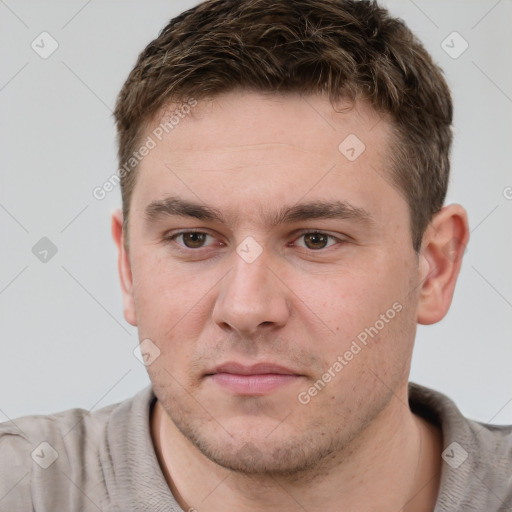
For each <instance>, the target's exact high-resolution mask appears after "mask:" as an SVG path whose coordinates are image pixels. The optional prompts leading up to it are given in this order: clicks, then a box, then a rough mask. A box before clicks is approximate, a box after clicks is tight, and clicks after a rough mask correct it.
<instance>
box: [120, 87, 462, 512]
mask: <svg viewBox="0 0 512 512" xmlns="http://www.w3.org/2000/svg"><path fill="white" fill-rule="evenodd" d="M347 106H348V107H352V108H345V109H344V110H342V111H341V112H340V111H339V110H340V109H337V110H338V112H336V111H335V110H334V109H333V107H332V105H331V104H330V103H329V101H328V100H327V99H326V98H325V97H322V96H319V95H311V96H307V97H306V98H304V97H300V96H298V95H285V96H282V95H260V94H256V93H249V92H245V93H242V92H230V93H228V94H224V95H221V96H218V97H216V98H215V99H214V100H212V101H208V102H206V101H205V102H200V103H199V105H198V106H197V107H196V108H195V109H194V111H193V113H192V115H189V116H187V117H186V118H185V119H183V120H181V122H180V124H179V125H178V126H177V127H176V128H175V129H174V130H173V131H172V132H170V133H169V134H168V135H167V136H166V137H164V139H163V140H162V141H161V142H159V143H158V144H157V146H156V147H155V148H154V149H152V151H151V152H150V153H149V154H148V155H147V156H146V157H145V158H144V159H143V160H142V161H141V163H140V168H139V175H138V178H137V183H136V186H135V189H134V193H133V196H132V202H131V206H130V218H129V223H130V226H129V229H130V237H129V240H130V242H129V243H130V245H129V251H128V252H127V251H125V249H124V247H123V245H124V235H125V234H123V231H122V214H121V212H120V211H119V210H117V211H116V212H115V213H114V214H113V216H112V233H113V238H114V241H115V242H116V244H117V247H118V251H119V261H118V263H119V272H120V278H121V285H122V290H123V303H124V315H125V318H126V320H127V321H128V322H129V323H130V324H132V325H134V326H137V327H138V331H139V337H140V339H141V340H144V339H147V338H149V339H150V340H151V341H152V343H154V344H155V345H156V346H157V347H158V349H159V351H160V354H159V356H158V357H157V358H156V359H155V360H154V361H153V362H151V364H149V365H148V367H147V369H148V373H149V376H150V379H151V382H152V384H153V387H154V391H155V394H156V396H157V399H158V400H157V402H156V405H155V407H154V409H153V411H152V416H151V431H152V437H153V441H154V445H155V452H156V454H157V457H158V459H159V462H160V465H161V467H162V470H163V472H164V475H165V477H166V480H167V482H168V484H169V487H170V488H171V490H172V492H173V494H174V496H175V497H176V499H177V500H178V502H179V504H180V506H181V507H182V508H183V509H184V510H189V508H191V507H193V508H194V509H195V510H198V511H205V510H208V511H210V512H216V511H220V510H222V511H225V510H239V511H262V510H281V511H296V510H322V511H324V512H330V511H336V512H339V511H340V510H343V511H356V510H357V511H361V510H365V511H377V510H378V511H380V512H382V511H384V512H385V511H392V512H397V511H413V510H414V511H415V512H418V511H427V510H433V508H434V505H435V501H436V498H437V495H438V491H439V482H440V472H441V466H442V465H441V457H440V455H441V451H442V449H443V443H442V434H441V432H440V430H439V429H438V427H436V426H435V425H433V424H430V423H428V422H427V421H426V420H424V419H422V418H420V417H419V416H417V415H415V414H413V413H412V412H411V410H410V408H409V406H408V401H407V396H408V395H407V383H408V376H409V370H410V362H411V355H412V349H413V345H414V339H415V333H416V326H417V324H418V323H421V324H431V323H435V322H438V321H439V320H441V319H442V318H443V317H444V315H445V314H446V312H447V311H448V308H449V306H450V303H451V299H452V295H453V290H454V287H455V282H456V279H457V276H458V273H459V269H460V266H461V259H462V253H463V250H464V247H465V245H466V244H467V241H468V236H469V235H468V233H469V230H468V224H467V218H466V212H465V211H464V209H463V208H462V207H461V206H459V205H450V206H445V207H444V208H443V209H442V210H441V211H440V212H439V213H438V214H436V215H435V216H434V218H433V220H432V223H431V225H430V226H429V228H428V229H427V231H426V233H425V235H424V238H423V244H422V247H421V251H420V253H419V254H417V253H415V251H414V250H413V247H412V239H411V232H410V226H409V210H408V206H407V203H406V201H405V199H404V197H403V195H402V193H401V192H400V191H399V190H398V189H397V188H396V187H395V186H394V185H393V184H392V183H391V181H390V180H389V172H390V170H389V169H387V168H386V162H387V161H389V152H390V151H392V145H391V140H390V125H389V123H388V121H387V120H386V119H385V118H381V117H379V116H378V115H377V114H376V112H374V111H373V110H372V108H371V107H370V106H368V105H366V104H364V103H357V104H355V105H345V107H347ZM174 107H175V106H173V108H174ZM161 115H163V112H160V115H159V116H156V117H155V119H154V120H152V122H151V123H149V124H148V126H147V133H146V135H149V134H151V131H152V130H153V129H154V128H155V127H156V126H158V123H159V122H160V117H161ZM349 134H356V135H357V137H358V138H359V139H360V140H362V141H363V142H364V144H365V146H366V149H365V150H364V152H363V153H361V155H360V156H359V157H358V158H357V159H356V160H354V161H349V160H348V159H347V158H346V157H345V156H344V155H343V154H342V153H341V152H340V151H339V150H338V146H339V144H340V142H341V141H343V140H344V139H345V138H346V137H347V136H348V135H349ZM168 195H173V196H175V197H179V198H182V199H187V200H190V201H194V202H198V203H200V204H202V205H205V204H206V205H208V206H211V207H213V208H215V209H217V210H218V211H219V212H221V213H222V215H223V217H225V218H224V219H223V222H220V221H204V220H198V219H194V218H188V217H182V216H167V217H161V218H158V220H156V221H154V222H153V223H150V222H148V221H147V220H146V218H145V216H144V210H145V208H146V207H147V205H148V204H150V203H151V202H152V201H154V200H159V199H162V198H164V197H166V196H168ZM317 200H331V201H332V200H340V201H344V202H348V203H350V204H351V205H353V206H355V207H357V208H360V209H364V210H365V211H366V212H367V213H369V215H370V216H371V218H372V221H370V222H364V221H360V220H355V219H324V218H321V219H305V220H300V221H297V222H287V223H285V224H279V225H275V226H270V225H269V224H268V223H267V222H266V219H267V218H268V215H269V214H271V213H274V212H276V211H278V210H279V209H281V208H282V207H284V206H293V205H295V204H297V203H303V202H308V201H317ZM182 229H193V230H196V231H200V232H206V233H208V234H209V235H211V236H210V237H206V238H205V239H204V244H205V245H204V246H203V247H201V246H200V247H199V248H195V247H196V246H194V245H193V244H192V246H193V247H194V248H188V249H187V247H186V244H187V242H188V243H189V245H190V239H189V238H187V239H185V238H184V237H177V238H175V239H174V241H172V240H167V241H165V237H166V236H170V235H173V234H175V233H176V231H179V230H182ZM299 230H305V232H306V233H307V232H311V231H315V230H316V231H320V232H322V233H326V234H328V235H332V236H334V237H336V238H334V239H330V238H321V239H320V241H321V242H322V243H325V247H323V245H322V243H321V244H320V246H322V247H320V248H319V245H315V243H314V242H313V243H312V242H311V238H308V237H307V236H304V234H305V233H304V232H303V233H302V236H301V233H300V232H299ZM248 236H251V237H253V239H254V240H256V241H257V243H258V244H259V245H260V247H261V249H262V252H261V254H260V255H259V256H258V257H257V259H255V260H254V261H253V262H251V263H249V262H247V261H246V260H244V258H242V257H241V256H240V253H238V252H237V251H236V248H237V246H240V244H242V246H241V247H243V243H244V241H246V237H248ZM316 240H317V242H318V239H316ZM327 240H328V241H327ZM326 241H327V242H326ZM196 242H197V241H196ZM200 243H202V242H200ZM199 245H200V244H199ZM447 247H449V248H450V250H447ZM179 248H181V249H182V250H181V251H180V250H179ZM396 303H398V304H399V305H400V306H401V310H400V312H399V313H397V314H396V315H395V316H394V318H393V319H391V320H389V321H388V322H386V323H385V325H384V327H383V328H382V329H380V330H378V334H377V335H375V336H374V337H373V338H369V341H368V343H367V345H366V346H364V347H363V348H362V349H361V350H360V352H358V353H357V355H355V356H354V357H353V358H352V359H351V360H350V361H349V362H348V364H346V366H344V367H343V369H342V370H341V371H339V372H338V373H335V377H332V378H331V380H330V382H328V383H327V384H326V385H325V387H324V388H323V389H321V390H320V391H319V392H318V393H317V394H316V395H315V396H314V397H312V398H311V400H310V401H309V403H307V404H306V405H304V404H302V403H300V402H299V400H298V398H297V397H298V395H299V393H301V392H304V391H305V390H306V391H307V390H308V389H309V388H310V387H311V386H312V385H313V384H314V383H315V382H317V381H318V379H319V378H321V377H322V375H323V374H325V372H326V371H327V370H328V369H329V368H332V366H333V363H334V362H335V361H336V360H337V357H338V356H339V355H343V354H344V353H345V352H346V351H347V350H349V348H350V346H351V343H352V342H353V341H354V340H355V339H357V335H358V334H359V333H361V332H362V331H364V330H365V328H368V327H370V326H374V325H375V324H376V321H377V320H379V318H381V317H380V315H382V314H385V313H386V311H388V310H389V309H390V308H391V307H392V305H393V304H396ZM227 361H237V362H240V363H243V364H246V365H250V364H253V363H257V362H262V361H265V362H268V361H271V362H274V363H278V364H280V365H282V366H286V367H288V368H290V369H293V371H294V372H296V374H297V375H300V376H298V377H295V378H292V379H291V380H290V382H289V383H287V384H285V385H283V386H281V387H279V388H277V389H275V390H274V391H272V392H269V393H265V394H260V395H252V396H243V395H240V394H238V393H236V392H233V391H231V390H227V389H226V388H224V387H222V386H220V385H218V383H216V382H215V381H214V380H212V378H210V377H206V376H205V373H207V372H208V370H211V369H212V367H214V366H216V365H218V364H221V363H225V362H227ZM331 371H332V370H331Z"/></svg>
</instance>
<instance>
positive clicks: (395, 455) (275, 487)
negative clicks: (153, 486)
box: [151, 388, 442, 512]
mask: <svg viewBox="0 0 512 512" xmlns="http://www.w3.org/2000/svg"><path fill="white" fill-rule="evenodd" d="M404 392H405V395H404V396H405V400H404V399H403V397H401V399H400V400H397V399H392V400H391V402H390V403H389V404H388V407H387V408H386V409H384V410H383V411H381V413H380V414H379V415H378V416H377V417H376V418H375V419H374V421H373V422H372V423H371V424H370V425H368V426H367V428H366V429H365V430H363V431H362V432H361V434H360V435H359V436H358V437H357V438H356V439H354V440H353V441H352V443H351V444H350V446H348V447H346V449H345V450H344V451H343V452H340V453H334V454H332V455H331V456H330V458H329V460H326V461H324V462H323V463H322V465H321V466H318V467H315V468H314V469H311V470H309V471H308V472H307V473H303V474H300V475H290V476H286V477H279V478H278V477H275V476H266V475H257V476H254V475H245V474H240V473H236V472H234V471H231V470H228V469H225V468H223V467H221V466H219V465H217V464H216V463H214V462H212V461H211V460H209V459H208V458H206V457H205V456H204V455H203V454H202V453H201V452H200V451H199V450H198V449H197V448H196V447H195V446H194V445H192V444H191V443H190V441H189V440H188V439H186V438H185V437H184V436H183V435H182V434H181V432H180V431H179V430H178V429H177V428H176V426H175V425H174V423H173V422H172V421H171V419H170V418H169V416H168V415H167V414H166V413H165V411H164V410H163V408H162V406H161V405H160V403H159V402H158V401H157V402H156V404H155V407H154V409H153V411H152V416H151V431H152V436H153V441H154V445H155V451H156V454H157V457H158V459H159V462H160V465H161V467H162V470H163V473H164V475H165V478H166V481H167V483H168V485H169V487H170V489H171V491H172V493H173V495H174V497H175V498H176V500H177V501H178V503H179V505H180V506H181V507H182V508H183V509H184V510H189V509H191V510H194V509H195V510H197V511H198V512H202V511H203V510H208V511H209V512H217V511H221V510H222V511H225V510H239V511H240V512H256V511H263V510H269V508H272V509H279V510H281V511H283V512H288V511H290V512H291V511H296V510H300V509H304V510H317V509H319V508H320V509H321V510H323V511H324V512H331V511H332V512H335V511H336V512H339V511H340V510H343V511H344V512H349V511H354V512H355V511H360V510H369V511H377V510H378V511H379V512H386V511H388V510H389V511H392V512H397V511H400V512H412V511H414V512H427V511H430V512H431V511H432V510H433V509H434V506H435V502H436V499H437V496H438V493H439V483H440V473H441V451H442V433H441V431H440V430H439V428H438V427H436V426H434V425H432V424H430V423H428V422H427V421H426V420H424V419H423V418H420V417H419V416H416V415H414V414H413V413H412V412H411V411H410V409H409V407H408V406H405V405H404V404H407V403H408V401H407V388H406V389H405V391H404Z"/></svg>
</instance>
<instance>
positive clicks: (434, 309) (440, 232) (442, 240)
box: [417, 204, 469, 325]
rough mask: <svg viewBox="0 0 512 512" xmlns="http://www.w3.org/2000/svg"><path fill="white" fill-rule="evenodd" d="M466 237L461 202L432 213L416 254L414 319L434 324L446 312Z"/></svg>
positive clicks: (465, 219) (467, 233)
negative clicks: (417, 287) (417, 277)
mask: <svg viewBox="0 0 512 512" xmlns="http://www.w3.org/2000/svg"><path fill="white" fill-rule="evenodd" d="M468 240H469V226H468V219H467V214H466V210H464V208H463V207H462V206H460V205H458V204H451V205H449V206H445V207H444V208H442V209H441V210H440V211H439V212H438V213H436V214H435V215H434V217H433V219H432V221H431V223H430V224H429V227H428V228H427V230H426V232H425V235H424V236H423V243H422V247H421V251H420V255H419V258H420V279H421V281H422V284H421V288H420V297H419V303H418V318H417V321H418V323H420V324H425V325H428V324H434V323H436V322H439V321H440V320H441V319H442V318H443V317H444V316H445V315H446V313H447V312H448V309H449V308H450V304H451V302H452V297H453V292H454V290H455V283H456V282H457V277H458V275H459V271H460V267H461V265H462V257H463V255H464V251H465V249H466V245H467V243H468Z"/></svg>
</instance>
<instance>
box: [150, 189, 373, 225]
mask: <svg viewBox="0 0 512 512" xmlns="http://www.w3.org/2000/svg"><path fill="white" fill-rule="evenodd" d="M144 216H145V219H146V221H147V222H148V223H153V222H156V221H157V220H160V219H162V218H165V217H190V218H194V219H198V220H202V221H210V222H213V221H218V222H220V223H222V224H226V219H225V217H224V216H223V215H222V213H221V212H220V211H219V210H217V209H215V208H212V207H210V206H207V205H204V204H200V203H196V202H193V201H189V200H186V199H182V198H179V197H175V196H168V197H166V198H164V199H160V200H155V201H152V202H151V203H150V204H148V205H147V206H146V208H145V210H144ZM311 219H339V220H355V221H358V222H361V223H364V224H369V225H371V224H375V220H374V218H373V217H372V216H371V215H370V213H369V212H367V211H366V210H365V209H363V208H359V207H356V206H353V205H351V204H350V203H347V202H345V201H323V200H318V201H310V202H306V203H301V204H295V205H293V206H290V207H284V208H281V209H280V210H279V211H278V212H277V213H274V214H271V215H267V216H266V218H265V224H266V225H268V226H269V227H275V226H278V225H280V224H286V223H291V222H298V221H307V220H311Z"/></svg>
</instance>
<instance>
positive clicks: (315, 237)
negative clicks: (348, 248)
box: [295, 231, 341, 250]
mask: <svg viewBox="0 0 512 512" xmlns="http://www.w3.org/2000/svg"><path fill="white" fill-rule="evenodd" d="M301 239H303V240H304V245H300V244H298V245H299V247H305V248H306V249H311V250H321V249H326V248H327V247H330V246H331V245H334V244H335V243H336V242H341V240H340V239H339V238H336V237H335V236H332V235H328V234H327V233H322V232H320V231H309V232H305V233H302V234H301V235H300V236H299V238H297V239H296V241H295V242H296V243H297V240H301ZM329 240H332V241H333V242H332V243H329Z"/></svg>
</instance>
